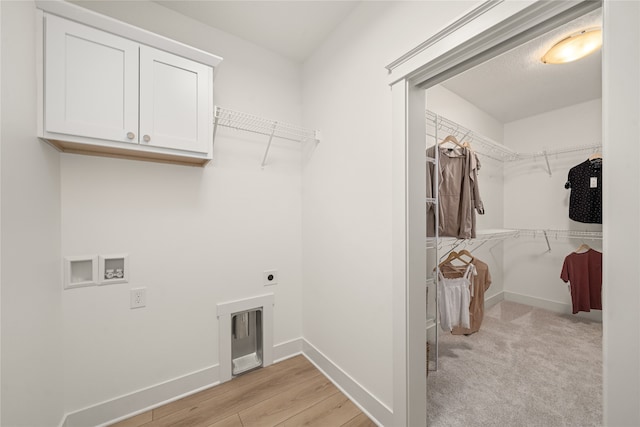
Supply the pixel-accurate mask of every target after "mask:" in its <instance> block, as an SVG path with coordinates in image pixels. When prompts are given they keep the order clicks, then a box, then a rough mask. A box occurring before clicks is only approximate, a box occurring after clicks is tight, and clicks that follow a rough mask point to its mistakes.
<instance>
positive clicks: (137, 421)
mask: <svg viewBox="0 0 640 427" xmlns="http://www.w3.org/2000/svg"><path fill="white" fill-rule="evenodd" d="M151 420H152V411H147V412H143V413H142V414H138V415H136V416H135V417H131V418H127V419H126V420H124V421H120V422H117V423H115V424H111V426H110V427H140V426H141V425H143V424H145V423H148V422H149V421H151Z"/></svg>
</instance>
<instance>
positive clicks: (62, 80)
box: [44, 15, 139, 143]
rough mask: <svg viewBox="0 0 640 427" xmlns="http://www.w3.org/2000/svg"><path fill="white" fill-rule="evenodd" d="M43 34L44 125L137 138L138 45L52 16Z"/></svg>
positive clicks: (113, 137) (53, 129)
mask: <svg viewBox="0 0 640 427" xmlns="http://www.w3.org/2000/svg"><path fill="white" fill-rule="evenodd" d="M45 25H46V30H45V34H46V38H45V70H46V71H45V89H44V90H45V111H46V113H45V129H46V131H48V132H57V133H63V134H69V135H76V136H83V137H90V138H100V139H107V140H111V141H124V142H133V143H137V142H138V138H137V137H138V135H137V133H138V50H139V49H138V44H137V43H134V42H132V41H130V40H127V39H123V38H121V37H117V36H114V35H113V34H109V33H106V32H103V31H99V30H96V29H94V28H91V27H87V26H85V25H81V24H78V23H75V22H72V21H68V20H66V19H62V18H59V17H57V16H53V15H47V17H46V21H45Z"/></svg>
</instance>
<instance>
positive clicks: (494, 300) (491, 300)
mask: <svg viewBox="0 0 640 427" xmlns="http://www.w3.org/2000/svg"><path fill="white" fill-rule="evenodd" d="M500 301H504V291H502V292H498V293H497V294H495V295H493V296H490V297H488V298H485V299H484V308H485V310H486V309H488V308H491V307H493V306H494V305H496V304H498V303H499V302H500Z"/></svg>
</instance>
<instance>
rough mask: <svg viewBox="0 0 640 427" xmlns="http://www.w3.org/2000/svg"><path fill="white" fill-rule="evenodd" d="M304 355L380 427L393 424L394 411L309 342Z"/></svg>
mask: <svg viewBox="0 0 640 427" xmlns="http://www.w3.org/2000/svg"><path fill="white" fill-rule="evenodd" d="M302 354H303V355H304V356H305V357H306V358H307V359H309V361H310V362H311V363H313V364H314V365H315V366H316V368H318V370H320V371H321V372H322V373H323V374H324V375H325V376H326V377H327V378H329V380H331V382H332V383H333V384H334V385H335V386H336V387H338V388H339V389H340V391H342V392H343V393H344V394H345V395H346V396H347V397H349V399H351V401H352V402H353V403H354V404H355V405H356V406H358V407H359V408H360V409H361V410H362V412H364V413H365V414H367V416H368V417H369V418H371V420H372V421H373V422H375V423H376V424H377V425H379V426H390V425H392V424H393V411H392V410H391V409H389V408H388V407H387V406H386V405H385V404H384V403H382V402H380V401H379V400H378V399H377V398H376V397H375V396H374V395H372V394H371V393H370V392H369V391H367V390H366V389H365V388H364V387H363V386H362V385H360V384H359V383H358V382H357V381H356V380H354V379H353V378H352V377H351V376H349V374H347V373H346V372H344V371H343V370H342V369H340V368H339V367H338V366H337V365H336V364H335V363H333V362H332V361H331V360H330V359H329V358H328V357H327V356H325V355H324V354H322V352H320V350H318V349H317V348H316V347H314V346H313V345H312V344H311V343H310V342H308V341H307V340H303V350H302Z"/></svg>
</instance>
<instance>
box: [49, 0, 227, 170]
mask: <svg viewBox="0 0 640 427" xmlns="http://www.w3.org/2000/svg"><path fill="white" fill-rule="evenodd" d="M63 3H64V2H38V3H37V4H38V5H39V7H41V6H42V5H45V6H46V7H51V6H49V5H51V4H52V5H53V7H55V8H56V10H55V12H57V14H51V13H42V14H41V15H40V16H41V21H42V23H43V27H42V28H43V31H42V41H43V43H42V45H41V47H40V49H39V51H40V53H41V54H42V55H43V56H42V58H43V60H42V69H41V70H40V71H39V75H41V76H42V80H41V83H40V85H39V93H40V96H41V98H40V99H41V106H42V107H41V111H39V120H38V127H39V129H38V136H40V137H41V138H43V139H44V140H46V141H47V142H49V143H51V144H52V145H54V146H55V147H57V148H58V149H60V150H61V151H64V152H73V153H81V154H95V155H103V156H105V155H106V156H113V157H125V158H135V159H143V160H151V161H161V162H172V163H182V164H189V165H203V164H205V163H207V162H208V161H209V160H210V159H211V157H212V149H213V140H212V138H213V95H212V94H213V66H215V65H217V64H218V63H219V62H220V61H221V58H219V57H217V56H215V55H211V54H208V53H206V52H203V51H200V50H197V49H194V48H191V47H189V46H186V45H183V44H181V43H178V42H174V41H171V40H168V39H166V38H164V37H160V36H157V35H155V34H152V33H149V32H146V31H144V30H140V29H138V28H135V27H132V26H130V25H127V24H123V23H120V22H118V21H115V20H112V19H111V18H106V17H103V16H101V15H98V14H95V13H93V12H89V11H85V10H81V9H80V8H78V7H76V6H73V5H68V4H63ZM46 7H43V8H45V9H46ZM58 8H62V9H64V10H63V11H68V12H69V15H71V17H72V18H73V20H71V19H66V18H63V17H60V16H57V15H59V14H60V13H59V12H60V10H58ZM81 19H82V21H81V22H82V23H80V22H77V21H79V20H81ZM85 20H86V21H88V23H89V24H90V25H85V24H84V22H85ZM105 29H106V30H107V31H105ZM120 30H121V31H122V35H121V34H120V32H119V31H120ZM136 37H138V38H136ZM194 59H195V60H194Z"/></svg>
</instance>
